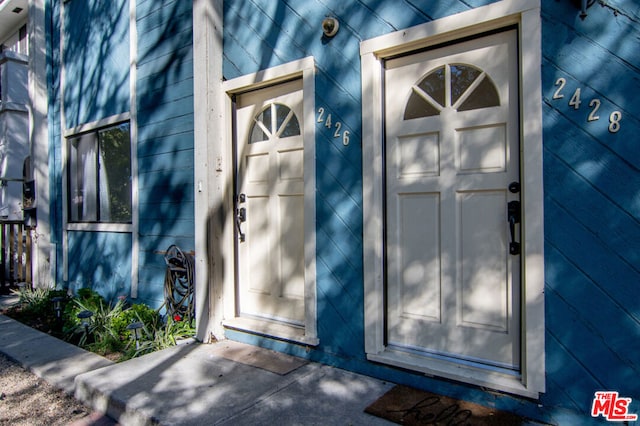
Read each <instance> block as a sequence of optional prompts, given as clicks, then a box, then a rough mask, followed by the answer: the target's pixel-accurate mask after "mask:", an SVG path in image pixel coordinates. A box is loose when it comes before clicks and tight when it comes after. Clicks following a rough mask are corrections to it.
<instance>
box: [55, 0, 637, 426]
mask: <svg viewBox="0 0 640 426" xmlns="http://www.w3.org/2000/svg"><path fill="white" fill-rule="evenodd" d="M131 1H133V0H131ZM493 2H494V1H492V0H465V1H462V0H451V1H418V0H393V1H391V0H389V1H385V0H368V1H357V0H351V1H344V0H342V1H339V0H280V1H277V2H274V1H271V0H244V1H225V6H224V13H225V17H224V52H223V54H224V66H223V72H224V77H225V78H227V79H231V78H234V77H238V76H241V75H244V74H248V73H252V72H255V71H258V70H260V69H264V68H268V67H271V66H274V65H278V64H282V63H285V62H289V61H291V60H295V59H300V58H303V57H306V56H310V55H312V56H314V58H315V61H316V64H317V74H316V99H315V103H316V107H323V108H325V111H326V113H331V114H332V117H333V120H334V122H335V121H341V122H342V123H343V125H344V127H343V130H349V131H350V133H351V143H350V144H349V146H347V147H345V146H343V145H342V141H341V140H339V139H334V138H333V137H332V132H330V131H328V129H326V128H324V127H323V125H322V124H321V123H318V124H316V125H317V128H316V152H317V160H316V161H317V169H316V170H317V176H316V177H317V248H318V253H317V291H318V312H319V319H318V327H319V330H318V331H319V337H320V341H321V343H320V346H318V347H317V348H316V349H314V350H311V351H310V352H308V353H307V352H306V351H305V349H304V348H301V347H299V346H295V345H288V344H285V343H282V342H277V341H272V340H268V339H260V338H256V337H253V336H249V335H246V334H243V333H239V332H229V333H228V337H231V338H234V339H237V340H241V341H247V342H250V343H254V344H260V345H262V346H266V347H271V348H274V349H277V350H281V351H285V352H289V353H293V354H296V355H298V356H303V357H307V358H310V359H313V360H317V361H321V362H324V363H327V364H331V365H337V366H340V367H342V368H346V369H350V370H353V371H358V372H362V373H366V374H371V375H374V376H377V377H380V378H382V379H385V380H392V381H394V382H400V383H405V384H409V385H412V386H416V387H420V388H427V389H430V390H432V391H435V392H440V393H443V394H448V395H452V396H457V397H464V398H467V399H470V400H473V401H476V402H480V403H484V404H487V405H493V406H496V407H498V408H505V409H511V410H514V411H518V412H519V413H521V414H523V415H527V416H531V417H534V418H538V419H542V420H546V421H550V422H553V423H558V424H575V421H576V417H574V416H578V418H579V419H580V424H589V423H600V422H599V421H596V420H593V419H591V418H590V416H589V414H588V410H589V408H590V406H591V401H592V399H593V394H594V392H595V391H596V390H617V391H619V392H620V394H621V395H624V396H628V397H632V398H633V399H634V406H633V407H632V411H635V412H640V404H639V402H640V385H639V384H638V380H637V377H638V373H640V355H639V353H640V351H639V349H640V347H639V346H640V298H639V297H638V286H637V283H638V282H640V267H639V266H638V265H639V263H638V260H639V258H640V223H639V222H640V221H639V219H640V195H639V193H638V191H639V189H638V188H640V173H639V172H640V170H639V168H640V167H639V166H640V164H639V162H640V160H639V158H640V155H639V154H640V152H639V150H640V148H638V144H637V143H636V142H637V137H635V136H636V135H637V134H638V133H639V132H640V121H639V119H638V117H639V116H640V100H639V99H638V97H637V96H635V94H636V93H640V50H639V49H638V40H640V25H639V23H640V5H638V3H637V1H634V0H606V1H604V2H598V4H595V5H594V6H592V7H591V8H590V9H589V15H588V17H587V18H586V19H584V20H581V19H580V18H579V17H578V14H579V11H578V9H577V7H576V3H577V2H572V1H568V0H567V1H557V0H543V10H542V19H543V27H542V37H543V43H542V48H543V51H542V53H543V64H542V87H543V93H541V94H540V95H541V96H542V98H543V116H544V135H543V136H544V141H543V144H544V147H543V148H544V180H545V188H544V190H545V242H546V245H545V256H546V257H545V269H546V271H545V272H546V288H545V302H546V325H547V330H546V331H547V333H546V364H547V372H546V376H547V377H546V383H547V392H546V393H545V394H544V395H542V397H541V399H540V400H539V401H531V400H527V399H523V398H516V397H511V396H497V395H495V394H492V393H487V392H484V391H482V390H480V389H477V388H473V387H468V386H465V385H463V384H456V383H450V382H445V381H440V380H437V379H432V378H426V377H423V376H421V375H417V374H412V373H409V372H406V371H400V370H396V369H393V368H389V367H384V366H380V365H375V364H372V363H369V362H367V361H366V359H365V355H364V352H363V350H364V349H363V346H364V318H363V317H364V316H363V299H364V295H363V281H362V165H361V158H362V152H361V145H360V143H359V142H360V138H361V121H362V117H361V110H362V105H361V89H360V56H359V42H360V41H362V40H365V39H368V38H371V37H375V36H378V35H382V34H387V33H389V32H392V31H396V30H400V29H403V28H406V27H409V26H412V25H416V24H420V23H423V22H429V21H432V20H434V19H438V18H441V17H444V16H448V15H451V14H454V13H457V12H461V11H464V10H469V9H471V8H474V7H479V6H482V5H486V4H489V3H493ZM76 3H78V5H77V6H74V7H77V8H78V10H80V9H86V8H88V10H89V12H90V10H91V8H90V7H89V6H84V5H81V4H80V3H84V2H75V1H72V2H69V3H67V5H74V4H76ZM87 3H88V4H92V2H87ZM95 3H97V2H95ZM117 4H120V5H122V4H124V2H122V1H118V2H113V4H110V5H103V6H101V7H104V8H107V9H108V11H107V12H109V11H111V8H112V7H116V5H117ZM603 4H604V5H603ZM136 6H137V30H138V44H137V49H138V67H137V77H136V78H137V80H136V86H137V92H136V95H137V100H138V109H137V114H138V126H139V134H138V140H137V150H138V158H139V165H138V178H139V204H138V209H139V214H140V216H139V217H140V230H139V235H138V237H139V244H140V253H139V255H140V266H139V269H138V274H139V295H140V301H143V302H146V303H149V304H152V305H158V304H160V303H161V301H162V297H163V296H162V282H163V278H164V261H163V259H162V255H161V254H159V253H157V252H158V251H162V250H165V249H166V248H167V247H168V246H169V245H170V244H173V243H175V244H178V245H179V246H180V247H181V248H183V249H184V250H186V251H188V250H192V249H193V248H194V209H193V186H194V182H193V167H194V166H193V70H192V69H193V66H192V60H193V57H192V45H191V43H192V27H191V26H192V16H191V13H192V9H191V2H189V1H181V0H176V1H168V0H163V1H159V0H138V1H137V4H136ZM58 8H59V2H58V0H52V1H51V2H50V3H48V13H49V14H50V15H49V16H50V18H51V20H50V27H49V28H48V31H49V34H50V37H51V45H50V49H49V52H48V54H49V58H50V64H51V66H50V69H49V70H48V71H49V78H50V81H49V92H50V97H51V103H50V109H49V119H50V120H49V124H50V127H49V128H50V137H51V140H52V148H53V149H52V151H51V157H50V166H51V178H52V183H51V188H52V194H54V196H53V198H52V213H51V215H52V224H55V226H54V227H53V232H54V234H53V240H54V242H56V243H58V247H59V249H58V259H59V262H60V260H61V259H62V255H61V247H62V244H61V240H60V238H61V234H62V233H61V226H62V224H61V223H60V220H61V219H60V217H61V215H60V213H59V211H60V207H61V206H62V199H61V198H60V197H61V195H60V190H61V188H62V185H63V184H64V183H63V182H62V179H61V164H60V158H61V153H60V146H61V139H60V108H59V105H60V97H61V96H62V94H61V93H60V90H59V88H60V81H59V79H60V60H61V58H60V52H59V50H58V47H57V46H58V45H59V25H60V22H59V20H58V17H59V9H58ZM74 10H75V9H74ZM327 14H333V15H335V16H337V17H338V19H339V20H340V24H341V27H340V31H339V33H338V35H337V36H336V37H335V38H334V39H332V40H326V39H323V38H322V37H321V31H320V22H321V20H322V19H323V18H324V17H325V16H326V15H327ZM107 15H108V16H107V17H105V19H109V18H108V17H110V16H112V15H110V14H109V13H107ZM124 16H126V14H124ZM95 19H98V20H99V19H101V18H100V17H96V18H95ZM120 19H125V18H118V19H116V21H115V22H113V24H114V26H113V28H114V31H121V30H122V29H124V28H125V27H124V24H123V23H122V21H121V20H120ZM80 22H81V23H83V24H82V25H80V27H79V28H78V29H76V30H74V31H77V36H78V37H80V38H79V40H82V43H79V46H78V47H77V48H78V49H83V48H84V47H83V46H84V45H87V46H91V47H92V49H98V51H97V52H94V51H93V50H91V52H90V54H91V55H98V56H97V58H99V60H102V61H103V62H105V63H104V64H102V66H105V67H107V68H108V67H111V66H112V65H113V64H111V58H112V56H111V53H110V52H111V50H110V49H107V50H106V51H105V50H99V48H101V47H103V46H102V44H101V43H100V42H99V40H98V38H94V37H92V36H90V35H89V34H88V33H86V32H85V31H83V30H82V26H83V25H86V26H90V25H89V22H87V21H85V20H84V19H80ZM81 37H84V39H83V38H81ZM110 37H111V34H110V33H109V32H106V33H104V34H103V38H106V39H110V40H111V41H110V43H115V44H114V45H113V46H111V47H113V48H115V49H116V50H117V49H118V48H122V46H121V45H120V44H119V43H118V40H116V38H115V37H113V38H110ZM83 43H84V44H83ZM127 43H128V42H127ZM87 49H88V47H87ZM100 52H103V54H104V56H103V57H102V59H100V58H101V57H100V56H99V54H100ZM77 59H78V57H71V56H66V60H67V61H70V62H73V67H74V68H73V69H77V70H78V72H83V73H85V74H87V77H85V78H83V79H81V80H79V81H77V82H76V83H77V84H73V85H71V86H69V87H68V88H67V90H66V92H65V94H64V96H65V99H67V100H68V101H69V102H70V103H71V104H73V105H74V106H77V108H75V109H71V110H69V111H67V114H68V116H67V120H68V121H70V122H73V123H75V122H77V123H82V122H85V121H91V120H95V119H99V118H101V117H104V116H108V115H112V114H113V113H116V112H122V111H125V110H127V108H128V106H127V102H128V92H126V90H125V87H128V83H127V84H125V83H124V82H125V80H126V79H127V78H128V74H127V73H126V72H125V73H123V71H122V69H121V68H119V66H115V67H113V69H110V70H109V74H108V75H109V76H110V79H113V81H114V83H115V84H114V85H110V84H97V82H99V81H101V80H100V79H98V78H97V77H99V76H91V74H92V73H94V72H95V70H96V68H95V67H96V64H94V63H92V62H87V63H85V64H83V63H81V62H79V63H76V62H75V61H76V60H77ZM69 65H71V64H69ZM90 77H93V78H90ZM558 78H564V79H565V80H566V86H565V87H564V89H563V94H564V98H563V99H559V100H554V99H553V95H554V92H555V91H556V89H557V88H558V86H556V84H555V83H556V81H557V80H558ZM103 86H104V87H103ZM578 87H579V88H580V89H581V100H582V104H581V106H580V108H579V109H578V110H576V109H574V108H573V107H572V106H570V105H569V104H568V101H569V99H571V97H572V95H573V94H574V93H575V90H576V89H577V88H578ZM82 93H94V94H95V95H94V96H92V98H91V99H82V100H78V99H76V98H77V97H79V96H80V94H82ZM80 97H82V96H80ZM593 98H597V99H599V100H600V101H601V106H600V109H599V111H598V115H599V116H600V119H599V120H597V121H591V122H590V121H587V116H588V114H589V112H590V111H591V108H589V102H590V100H591V99H593ZM76 101H77V105H76V103H74V102H76ZM613 111H620V113H621V116H622V119H621V120H620V123H619V124H620V130H619V131H618V132H617V133H611V132H610V131H609V129H608V127H609V116H610V114H611V113H612V112H613ZM126 245H127V241H126V237H123V236H122V235H116V234H112V235H99V234H91V235H87V234H82V233H78V234H75V233H74V234H73V235H72V236H71V239H70V244H69V249H70V251H71V253H72V254H73V255H74V256H70V259H71V258H76V257H77V263H73V265H72V264H70V269H69V270H70V282H72V283H74V285H75V283H79V282H84V280H85V279H90V280H93V281H92V282H93V283H95V282H97V281H101V282H102V281H103V280H106V281H108V280H109V279H111V282H112V283H113V285H111V287H109V288H108V289H107V291H112V292H113V293H114V294H115V293H117V291H115V290H118V289H119V288H120V287H118V285H119V284H117V282H119V281H118V279H119V278H106V277H107V276H108V275H110V276H111V277H120V274H121V271H122V270H121V269H118V268H117V260H116V259H117V258H118V253H117V251H115V250H114V248H119V247H125V246H126ZM90 246H91V247H92V248H91V249H90V250H96V251H95V252H94V255H95V256H96V257H99V256H102V257H104V258H106V259H109V260H108V267H103V268H102V270H103V272H100V273H98V272H97V267H96V264H92V263H90V262H89V259H90V255H89V254H88V252H87V250H89V247H90ZM94 246H95V247H94ZM120 255H121V256H122V258H121V261H123V262H124V265H126V264H127V263H126V259H127V258H128V257H127V256H128V253H127V252H126V249H123V250H122V252H121V253H120ZM83 261H84V263H83ZM74 262H76V260H74ZM58 269H59V271H58V277H61V272H60V271H61V268H60V266H59V265H58ZM72 272H73V276H72ZM78 277H80V278H78ZM86 277H89V278H86ZM122 288H124V289H126V288H127V283H126V282H124V285H123V287H122Z"/></svg>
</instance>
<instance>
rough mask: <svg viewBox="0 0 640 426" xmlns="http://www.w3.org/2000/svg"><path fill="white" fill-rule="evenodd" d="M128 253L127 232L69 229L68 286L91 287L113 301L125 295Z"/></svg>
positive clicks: (128, 277) (128, 279) (128, 278)
mask: <svg viewBox="0 0 640 426" xmlns="http://www.w3.org/2000/svg"><path fill="white" fill-rule="evenodd" d="M130 252H131V234H130V233H121V234H118V233H109V232H69V288H70V289H71V290H72V291H74V292H75V291H77V290H78V289H80V288H92V289H94V290H95V291H97V292H98V293H100V294H101V295H102V296H103V297H104V298H105V299H107V300H109V301H113V302H115V301H117V300H118V297H120V296H123V297H128V296H129V294H130V293H131V256H128V255H126V254H128V253H130ZM123 254H125V255H123Z"/></svg>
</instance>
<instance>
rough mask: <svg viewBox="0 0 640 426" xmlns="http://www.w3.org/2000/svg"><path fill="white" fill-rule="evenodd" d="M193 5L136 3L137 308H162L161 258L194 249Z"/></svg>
mask: <svg viewBox="0 0 640 426" xmlns="http://www.w3.org/2000/svg"><path fill="white" fill-rule="evenodd" d="M191 7H192V2H189V1H181V0H174V1H168V0H164V1H157V0H146V1H138V3H137V10H136V14H137V23H136V27H137V31H138V46H137V47H138V67H137V81H136V85H137V102H138V192H139V194H138V208H139V219H140V222H139V235H138V238H139V239H138V243H139V247H140V253H139V268H138V300H139V301H140V302H144V303H147V304H149V305H151V306H155V307H158V306H160V305H161V304H162V302H163V298H164V295H163V284H164V274H165V263H164V258H163V256H162V254H161V253H160V252H163V251H165V250H166V249H167V247H169V245H171V244H176V245H178V246H179V247H180V248H181V249H182V250H184V251H190V250H193V249H194V208H193V191H194V182H193V164H194V158H193V155H194V154H193V55H192V16H191V14H192V9H191Z"/></svg>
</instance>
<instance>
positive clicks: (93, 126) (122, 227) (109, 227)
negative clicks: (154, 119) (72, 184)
mask: <svg viewBox="0 0 640 426" xmlns="http://www.w3.org/2000/svg"><path fill="white" fill-rule="evenodd" d="M125 123H127V124H129V141H130V145H131V149H130V152H129V160H130V161H131V152H132V151H133V140H132V139H131V121H130V115H129V113H125V114H118V115H114V116H111V117H108V118H105V119H103V120H99V121H95V122H92V123H87V124H83V125H81V126H78V127H74V128H72V129H68V130H66V131H65V132H64V138H65V144H64V145H65V156H66V163H65V166H64V167H65V170H66V171H67V172H66V176H65V182H64V185H65V186H67V188H68V185H69V179H70V178H71V176H69V171H68V162H69V149H70V146H69V141H71V140H72V139H74V138H76V137H79V136H82V135H85V134H95V137H96V149H99V148H98V139H97V138H98V132H99V131H100V130H104V129H109V128H112V127H116V126H119V125H121V124H125ZM130 167H131V173H132V175H133V166H132V165H131V166H130ZM132 178H133V176H132ZM132 192H133V191H132ZM69 196H70V194H67V195H66V199H65V201H64V202H65V203H66V204H65V208H66V209H67V214H66V216H65V217H66V224H67V230H68V231H112V232H131V227H132V221H133V193H132V194H131V198H132V203H131V204H132V205H131V216H132V217H131V221H130V222H109V221H98V222H83V221H71V220H70V216H71V215H70V214H69V213H70V212H69Z"/></svg>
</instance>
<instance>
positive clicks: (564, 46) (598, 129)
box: [542, 0, 640, 413]
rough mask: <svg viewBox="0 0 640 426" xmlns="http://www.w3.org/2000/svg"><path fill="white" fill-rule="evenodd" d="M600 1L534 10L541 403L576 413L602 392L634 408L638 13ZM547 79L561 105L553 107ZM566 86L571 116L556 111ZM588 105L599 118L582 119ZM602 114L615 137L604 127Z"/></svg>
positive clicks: (639, 238)
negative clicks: (538, 31) (584, 10)
mask: <svg viewBox="0 0 640 426" xmlns="http://www.w3.org/2000/svg"><path fill="white" fill-rule="evenodd" d="M604 3H606V4H607V5H605V6H603V5H601V4H596V5H594V6H592V7H591V8H590V9H588V17H587V18H586V19H584V20H581V19H579V18H578V17H576V13H575V8H574V6H573V5H572V4H570V3H569V2H554V1H546V2H545V3H544V6H545V7H544V9H543V20H544V21H543V31H542V36H543V46H544V48H543V64H542V71H543V76H542V84H543V92H544V93H543V100H544V104H543V105H544V110H543V114H544V179H545V188H544V189H545V243H546V244H545V250H546V259H545V263H546V294H545V300H546V311H547V337H546V339H547V386H548V388H549V392H548V394H547V395H546V396H545V398H544V400H545V401H548V403H550V404H554V405H562V406H568V407H570V408H573V409H575V410H577V411H579V412H583V413H584V412H585V409H587V408H588V407H589V403H590V401H591V400H592V399H593V393H594V392H595V391H597V390H602V389H607V390H608V389H611V390H619V391H620V393H621V394H624V395H627V396H630V397H632V398H633V399H634V401H635V407H634V410H635V412H638V411H639V409H640V404H639V402H640V384H639V382H638V380H636V379H634V377H638V374H639V373H640V350H639V349H640V325H639V324H640V298H638V294H639V291H638V282H640V268H639V266H638V265H639V264H638V257H639V256H640V226H639V223H638V220H639V219H640V204H639V203H638V202H639V192H638V191H639V189H640V173H639V166H640V161H639V158H640V156H639V154H640V148H639V146H638V144H637V134H638V131H639V130H640V121H639V120H638V116H639V112H640V101H639V100H638V98H637V96H633V95H632V94H633V93H638V90H640V78H639V77H640V50H639V49H638V40H639V38H640V25H639V23H640V19H639V17H640V5H638V3H637V2H635V1H628V0H627V1H623V0H618V1H607V2H604ZM558 78H564V79H566V81H567V83H566V87H565V89H564V90H563V92H564V95H565V96H564V98H563V99H553V95H554V92H555V91H556V90H557V89H558V86H556V85H555V83H556V81H557V80H558ZM577 88H580V92H581V99H582V104H581V106H580V108H579V109H578V110H576V109H575V108H573V107H571V106H569V104H568V102H569V100H570V99H571V97H572V95H573V94H574V93H575V91H576V89H577ZM594 98H597V99H599V100H600V101H601V107H600V110H599V111H598V113H599V114H598V115H599V116H600V119H599V120H597V121H591V122H589V121H587V115H588V114H589V112H590V111H591V108H589V103H590V102H591V99H594ZM614 111H620V112H621V116H622V119H621V121H620V129H619V131H618V132H617V133H611V132H610V131H609V129H608V127H609V123H610V121H609V117H610V114H611V113H612V112H614Z"/></svg>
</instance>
